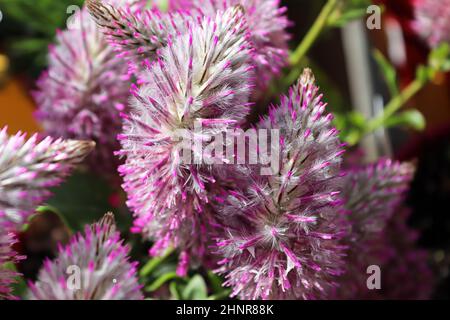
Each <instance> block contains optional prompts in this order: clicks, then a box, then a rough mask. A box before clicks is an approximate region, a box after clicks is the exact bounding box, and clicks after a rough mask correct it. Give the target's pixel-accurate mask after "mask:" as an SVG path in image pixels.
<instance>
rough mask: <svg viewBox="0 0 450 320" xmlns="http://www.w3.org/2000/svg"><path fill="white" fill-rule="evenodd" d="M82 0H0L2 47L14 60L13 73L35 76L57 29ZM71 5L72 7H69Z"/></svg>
mask: <svg viewBox="0 0 450 320" xmlns="http://www.w3.org/2000/svg"><path fill="white" fill-rule="evenodd" d="M83 2H84V0H57V1H55V0H0V10H1V11H2V13H3V20H2V21H1V22H0V38H1V39H2V46H4V48H2V49H4V50H6V52H7V53H8V55H9V56H10V57H11V58H12V59H13V60H14V64H12V67H13V68H14V69H13V70H12V71H13V72H26V73H29V74H31V75H32V76H34V77H35V76H37V75H38V74H39V72H40V71H41V70H42V69H43V68H44V67H45V66H46V64H47V59H46V57H47V47H48V44H49V43H51V42H53V41H54V38H55V33H56V30H57V29H64V28H65V27H66V21H67V19H68V18H69V17H70V16H71V15H72V14H73V13H74V10H73V9H74V7H73V6H79V7H81V6H82V4H83ZM71 6H72V7H71Z"/></svg>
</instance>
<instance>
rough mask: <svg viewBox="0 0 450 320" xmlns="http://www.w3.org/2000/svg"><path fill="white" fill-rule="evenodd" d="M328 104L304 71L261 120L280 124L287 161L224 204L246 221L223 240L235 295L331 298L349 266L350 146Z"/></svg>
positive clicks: (225, 268)
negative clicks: (345, 200) (345, 212)
mask: <svg viewBox="0 0 450 320" xmlns="http://www.w3.org/2000/svg"><path fill="white" fill-rule="evenodd" d="M325 106H326V105H325V104H324V103H323V102H322V96H321V95H319V94H318V88H317V87H316V86H315V84H314V78H313V76H312V74H311V72H310V71H309V70H305V72H304V73H303V75H302V76H301V78H300V80H299V82H298V84H297V85H296V86H295V87H293V88H292V89H291V91H290V93H289V96H288V97H283V98H282V101H281V105H280V106H279V107H278V108H273V109H272V110H271V111H270V115H269V117H268V118H267V119H263V120H262V121H261V123H260V124H259V126H258V129H272V130H274V129H278V130H279V138H278V137H274V136H273V134H272V137H271V138H272V139H278V140H279V148H278V149H279V155H280V158H279V159H280V161H279V163H280V167H279V170H277V171H273V172H272V174H271V175H267V176H259V177H258V176H257V177H253V178H252V179H254V180H253V183H251V184H250V186H249V187H248V191H247V192H246V193H241V194H239V193H236V192H233V193H232V194H231V195H230V196H229V197H228V199H226V203H227V204H226V205H225V208H224V209H225V210H226V212H233V211H234V212H235V214H234V217H233V218H235V219H236V218H237V219H239V221H240V223H239V224H237V225H234V226H232V227H230V228H229V229H228V230H227V235H226V237H225V238H223V239H221V240H220V241H219V242H218V244H217V246H218V253H219V254H220V255H222V256H223V258H224V259H223V260H222V261H221V262H220V263H221V264H222V265H223V266H222V268H220V270H219V271H220V272H221V273H224V274H225V275H226V279H227V280H226V282H225V284H226V285H227V286H231V287H232V288H233V293H232V294H233V295H238V296H239V297H240V298H242V299H259V298H263V299H299V298H303V299H310V298H317V297H324V296H326V293H327V291H328V290H329V289H330V287H332V286H334V285H335V284H336V279H337V277H336V276H337V275H339V274H341V273H342V270H343V267H344V266H343V258H342V255H343V250H344V247H343V246H342V245H341V244H340V242H339V240H340V238H341V237H342V236H343V232H344V231H345V228H344V226H343V221H342V219H341V217H340V215H339V212H340V210H339V205H340V202H339V200H338V194H339V192H338V191H339V180H340V179H339V168H340V163H341V161H342V157H341V155H342V153H343V150H342V145H341V143H340V142H339V139H338V137H337V134H338V132H337V130H336V129H334V128H333V126H332V125H331V120H332V117H331V116H330V115H329V114H326V113H325ZM275 149H277V148H275ZM272 152H276V151H275V150H274V149H272ZM272 155H273V154H272ZM227 205H228V206H231V208H230V207H228V208H227V207H226V206H227Z"/></svg>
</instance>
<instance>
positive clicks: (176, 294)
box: [169, 281, 181, 300]
mask: <svg viewBox="0 0 450 320" xmlns="http://www.w3.org/2000/svg"><path fill="white" fill-rule="evenodd" d="M169 291H170V294H171V295H172V299H174V300H181V293H180V289H179V288H178V283H176V282H175V281H173V282H171V283H170V285H169Z"/></svg>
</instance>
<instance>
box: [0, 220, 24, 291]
mask: <svg viewBox="0 0 450 320" xmlns="http://www.w3.org/2000/svg"><path fill="white" fill-rule="evenodd" d="M14 242H15V240H14V235H13V234H12V233H9V232H8V229H7V227H6V226H4V225H3V224H2V223H0V300H2V299H14V298H15V297H14V296H12V294H11V284H13V283H14V282H15V278H16V277H17V276H19V274H18V273H17V272H14V271H12V270H10V269H8V268H7V267H6V266H5V264H6V263H10V262H12V263H14V262H17V261H18V260H20V259H22V257H19V256H17V253H16V252H15V251H14V250H13V249H12V245H13V244H14Z"/></svg>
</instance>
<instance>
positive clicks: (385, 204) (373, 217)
mask: <svg viewBox="0 0 450 320" xmlns="http://www.w3.org/2000/svg"><path fill="white" fill-rule="evenodd" d="M414 172H415V167H414V165H413V164H411V163H407V162H406V163H400V162H395V161H392V160H389V159H387V160H380V161H378V162H377V163H376V164H373V165H369V166H366V167H363V168H354V169H351V170H348V171H347V172H345V178H344V183H343V186H344V187H343V192H342V199H344V202H345V208H346V210H348V215H347V217H348V219H349V221H350V223H351V225H352V229H353V231H352V233H353V235H354V236H355V237H356V239H357V240H356V242H359V241H360V240H362V237H364V236H365V235H370V234H371V233H375V232H378V231H380V230H382V229H383V228H384V225H385V224H386V222H387V221H388V220H389V219H390V218H391V216H392V215H393V214H394V212H395V210H396V208H397V207H398V206H399V204H400V203H401V202H402V200H403V199H404V195H405V193H406V191H407V190H409V185H410V183H411V181H412V179H413V176H414Z"/></svg>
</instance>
